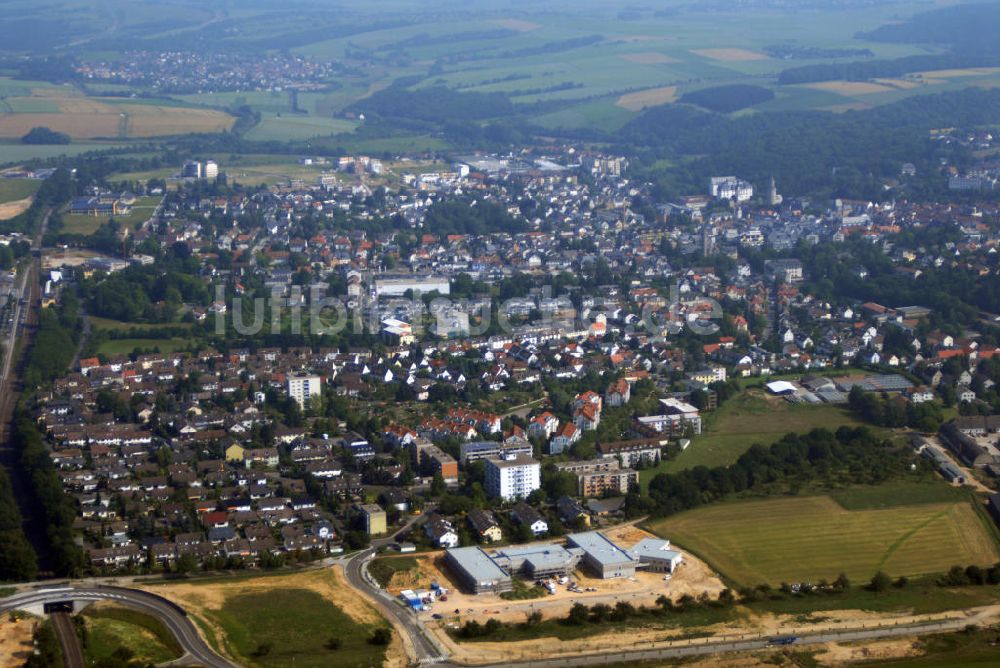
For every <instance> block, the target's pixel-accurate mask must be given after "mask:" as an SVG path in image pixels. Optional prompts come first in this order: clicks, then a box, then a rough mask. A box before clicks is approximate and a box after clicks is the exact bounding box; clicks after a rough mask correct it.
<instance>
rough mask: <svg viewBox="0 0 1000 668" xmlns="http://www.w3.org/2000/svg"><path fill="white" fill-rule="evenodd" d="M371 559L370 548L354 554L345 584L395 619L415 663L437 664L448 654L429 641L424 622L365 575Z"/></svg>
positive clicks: (346, 571)
mask: <svg viewBox="0 0 1000 668" xmlns="http://www.w3.org/2000/svg"><path fill="white" fill-rule="evenodd" d="M374 556H375V549H374V548H371V549H368V550H365V551H364V552H360V553H358V554H356V555H354V556H353V557H352V558H351V559H350V560H348V561H347V563H345V564H344V574H345V576H346V577H347V581H348V583H350V585H351V586H352V587H354V588H355V589H357V590H359V591H362V592H367V593H368V595H369V599H371V600H372V601H373V602H374V603H375V605H376V606H377V607H378V609H379V610H380V611H381V612H382V614H383V615H385V616H386V617H388V618H389V619H390V620H395V621H396V622H397V623H398V626H399V627H402V628H403V629H405V631H406V635H407V636H408V637H409V639H410V643H411V644H412V645H413V649H414V651H415V652H416V655H417V656H416V659H417V663H418V664H426V663H440V662H441V661H443V660H444V659H445V658H447V656H448V655H447V653H446V652H445V651H444V650H443V649H441V648H440V647H438V645H437V644H436V643H435V642H434V640H432V639H431V637H430V634H429V633H428V632H427V630H426V629H425V628H424V626H423V623H422V622H421V621H420V620H419V619H417V616H416V615H415V614H413V612H412V611H411V610H410V609H409V608H404V607H403V606H402V605H400V604H399V602H398V601H397V600H396V599H394V598H393V597H392V596H390V595H389V594H387V593H386V592H385V591H384V590H382V589H380V588H379V587H377V586H375V585H374V584H373V583H372V582H371V580H370V576H369V575H368V562H369V561H371V559H372V557H374Z"/></svg>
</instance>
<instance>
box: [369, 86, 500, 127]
mask: <svg viewBox="0 0 1000 668" xmlns="http://www.w3.org/2000/svg"><path fill="white" fill-rule="evenodd" d="M351 110H353V111H355V112H357V113H363V114H366V115H368V116H373V117H375V118H382V119H390V118H391V119H394V120H397V121H400V122H404V123H408V122H410V121H424V122H429V123H435V124H439V123H447V122H451V121H475V120H483V119H486V118H495V117H499V116H510V115H512V114H513V113H514V105H513V103H511V101H510V99H508V97H507V96H506V95H504V94H503V93H475V92H464V93H460V92H457V91H454V90H451V89H450V88H445V87H444V86H434V87H431V88H420V89H417V90H407V89H405V88H403V87H402V86H398V85H397V86H391V87H389V88H387V89H385V90H383V91H379V92H378V93H375V94H374V95H372V96H371V97H369V98H366V99H364V100H361V101H360V102H356V103H355V104H353V105H352V106H351Z"/></svg>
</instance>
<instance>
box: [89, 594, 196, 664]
mask: <svg viewBox="0 0 1000 668" xmlns="http://www.w3.org/2000/svg"><path fill="white" fill-rule="evenodd" d="M83 618H84V620H85V623H86V626H87V644H86V648H85V657H86V659H87V661H88V665H95V664H101V663H102V662H104V661H107V660H108V659H110V658H111V657H112V656H113V655H114V654H115V652H116V651H118V650H119V649H120V648H123V647H124V648H126V649H128V650H129V651H130V652H131V653H132V660H134V661H136V662H139V663H140V664H142V665H147V664H158V663H165V662H167V661H173V660H174V659H179V658H180V657H181V655H182V654H183V653H184V652H183V650H182V649H181V647H180V646H179V645H178V644H177V641H176V639H175V638H174V636H173V634H172V633H171V632H170V630H169V629H167V627H166V626H164V625H163V623H162V622H160V621H159V620H157V619H155V618H153V617H150V616H149V615H145V614H142V613H141V612H136V611H134V610H130V609H127V608H121V607H118V606H106V605H99V606H95V607H92V608H88V609H87V610H86V611H84V613H83Z"/></svg>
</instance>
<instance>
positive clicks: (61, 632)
mask: <svg viewBox="0 0 1000 668" xmlns="http://www.w3.org/2000/svg"><path fill="white" fill-rule="evenodd" d="M51 617H52V626H53V628H54V629H55V631H56V637H57V638H59V646H60V647H62V653H63V668H84V666H85V664H84V662H83V650H82V649H81V648H80V636H78V635H76V627H75V626H73V619H72V618H71V617H70V615H69V613H67V612H56V613H54V614H52V615H51Z"/></svg>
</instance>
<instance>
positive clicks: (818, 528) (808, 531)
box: [650, 482, 1000, 586]
mask: <svg viewBox="0 0 1000 668" xmlns="http://www.w3.org/2000/svg"><path fill="white" fill-rule="evenodd" d="M924 485H931V483H912V484H910V485H903V484H896V485H893V486H892V487H889V488H887V489H886V490H881V492H879V491H874V490H870V489H867V488H862V489H860V490H859V492H858V494H859V496H858V498H857V499H854V500H852V499H851V497H852V494H853V492H854V490H849V491H844V492H840V493H838V494H836V495H825V496H811V497H794V498H775V499H766V500H739V501H731V502H724V503H717V504H713V505H710V506H706V507H704V508H697V509H694V510H690V511H687V512H683V513H680V514H678V515H675V516H673V517H670V518H667V519H664V520H659V521H656V522H653V523H651V526H650V528H651V530H653V531H654V532H655V533H657V534H659V535H661V536H665V537H668V538H669V539H670V540H671V541H674V542H676V543H677V545H679V546H680V547H681V548H682V549H687V550H691V551H692V552H694V553H695V554H697V555H698V556H700V557H702V558H703V559H705V560H706V561H707V562H708V563H709V564H710V565H711V566H712V567H713V568H715V569H716V570H718V571H719V572H720V573H721V574H722V576H723V577H725V578H727V579H728V580H729V581H730V582H732V583H735V584H738V585H740V586H750V585H755V584H757V583H761V582H767V583H770V584H778V583H780V582H813V583H815V582H817V581H819V580H820V579H827V580H829V581H832V580H833V579H834V578H836V577H837V574H838V573H840V572H844V573H846V574H847V576H848V577H849V578H851V579H852V580H853V581H856V582H863V581H867V580H868V579H869V578H871V576H872V575H873V574H874V573H875V572H876V571H879V570H882V571H885V572H887V573H889V574H890V575H892V576H894V577H896V576H901V575H905V576H907V577H913V576H921V575H927V574H934V573H939V572H944V571H947V570H948V568H950V567H951V566H953V565H955V564H962V565H968V564H978V565H980V566H990V565H992V564H994V563H996V562H997V561H998V560H1000V546H998V542H997V538H996V535H995V532H994V531H993V529H992V527H991V526H989V523H988V520H986V519H985V516H984V515H983V514H982V512H981V511H980V510H977V509H976V508H975V507H974V506H973V503H972V501H971V500H970V497H969V496H967V495H964V494H963V495H953V492H951V491H950V490H951V488H949V487H948V486H947V485H945V484H944V483H941V482H939V483H933V485H932V487H931V488H928V487H925V486H924ZM942 490H944V491H942ZM838 500H840V501H844V502H846V507H845V505H844V503H841V502H838Z"/></svg>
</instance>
